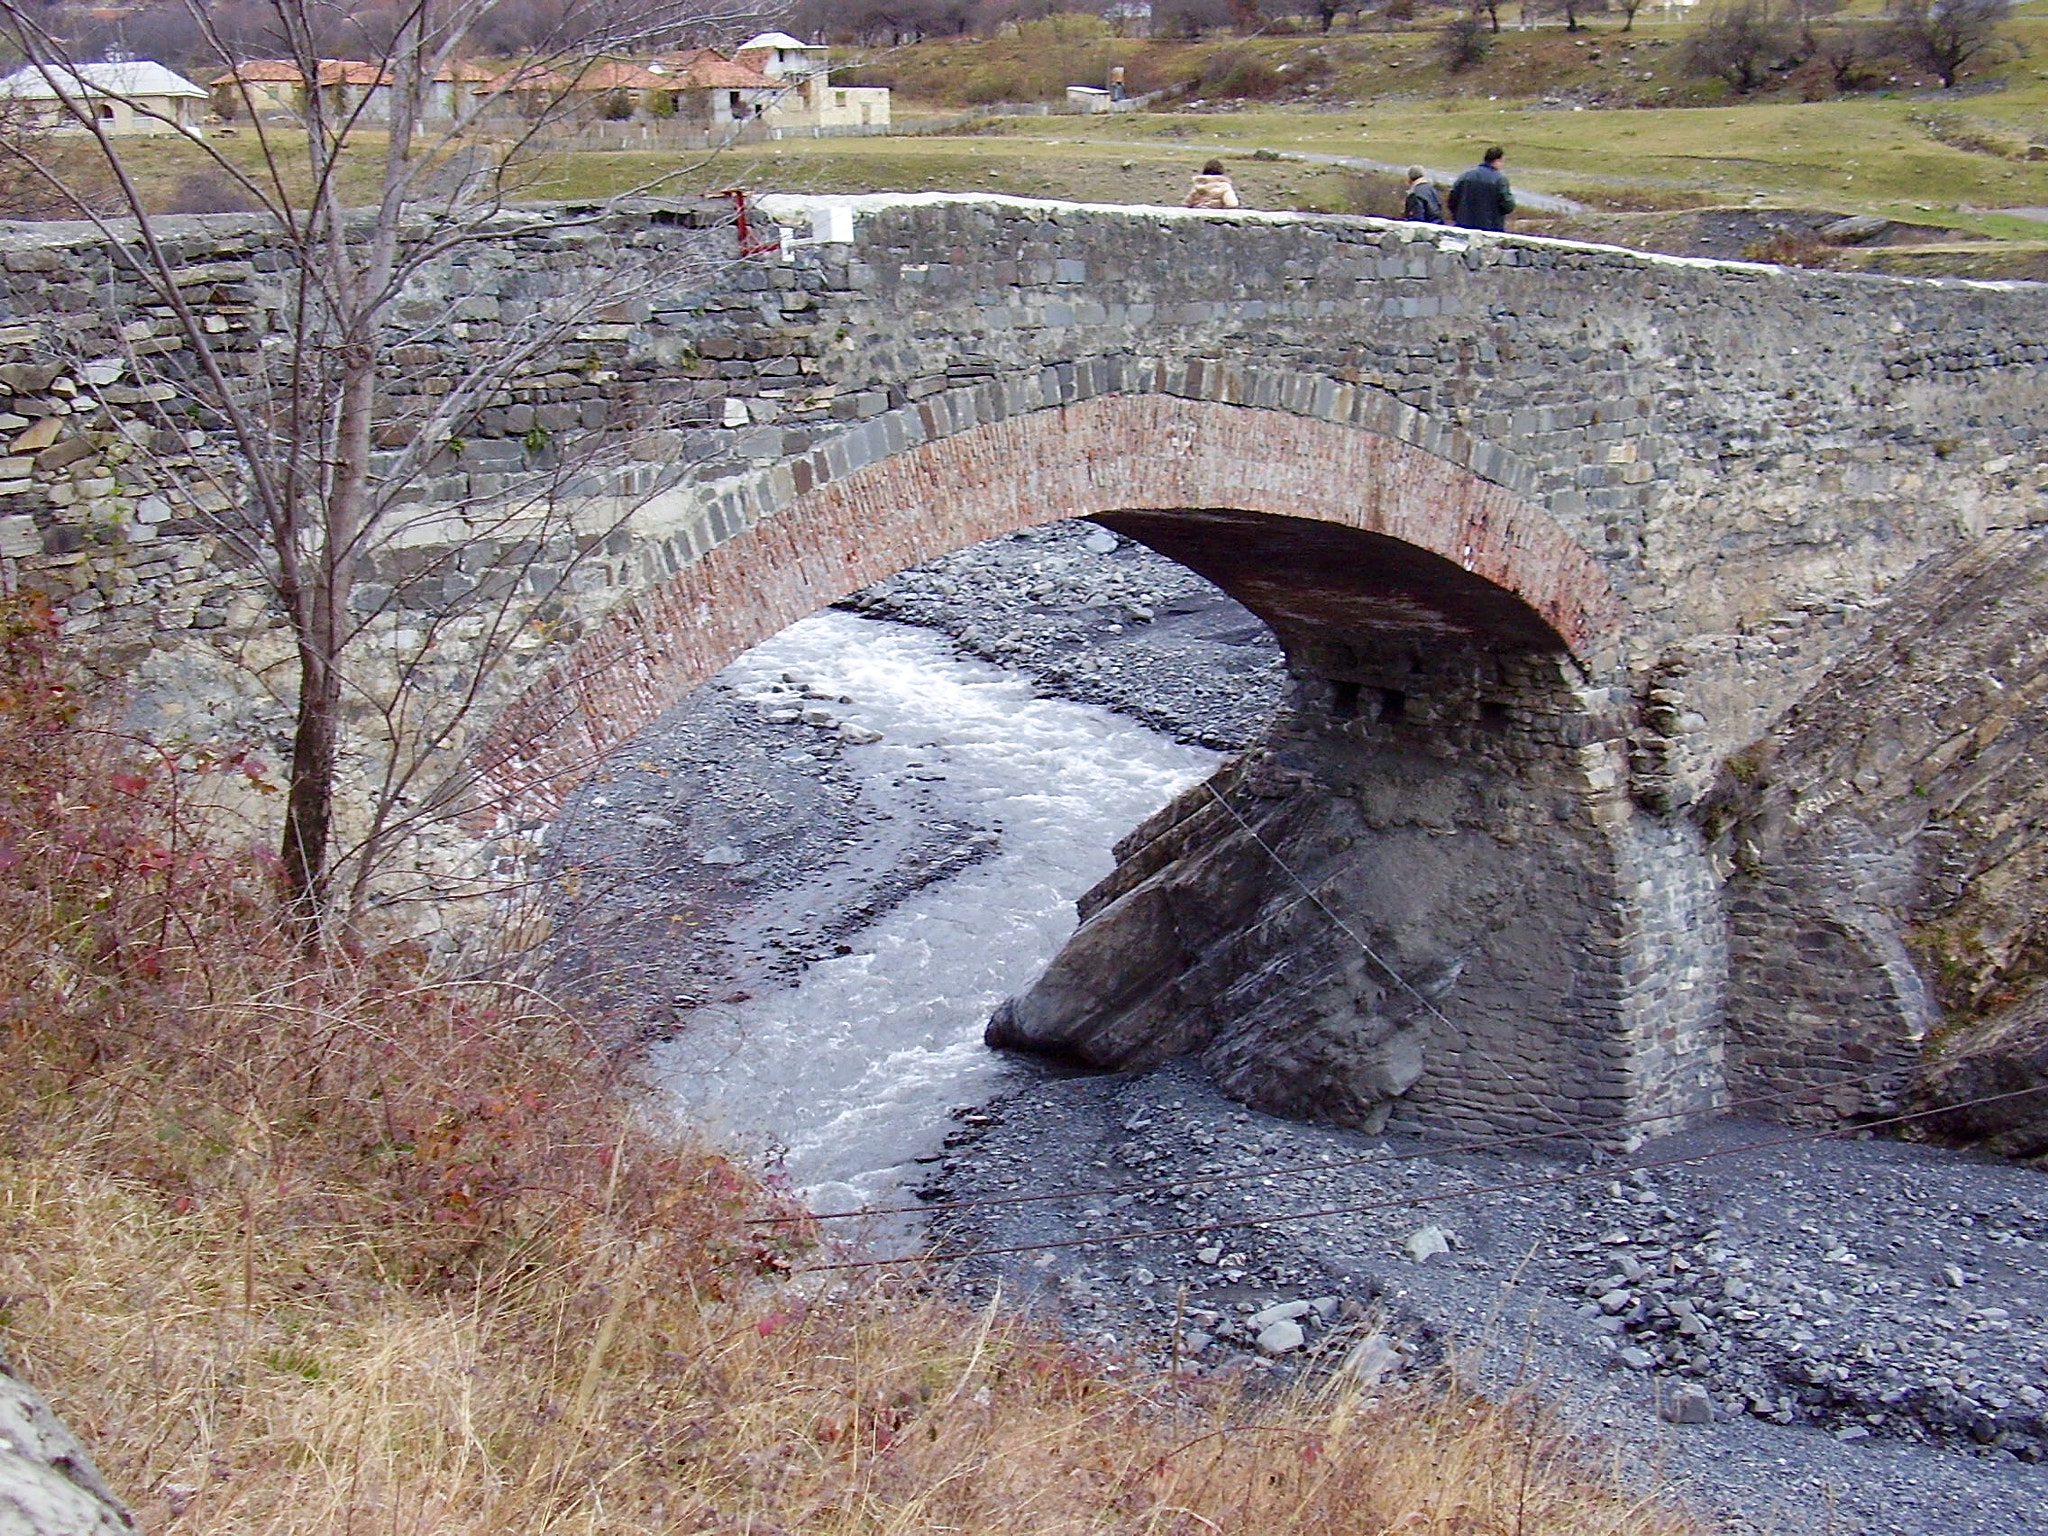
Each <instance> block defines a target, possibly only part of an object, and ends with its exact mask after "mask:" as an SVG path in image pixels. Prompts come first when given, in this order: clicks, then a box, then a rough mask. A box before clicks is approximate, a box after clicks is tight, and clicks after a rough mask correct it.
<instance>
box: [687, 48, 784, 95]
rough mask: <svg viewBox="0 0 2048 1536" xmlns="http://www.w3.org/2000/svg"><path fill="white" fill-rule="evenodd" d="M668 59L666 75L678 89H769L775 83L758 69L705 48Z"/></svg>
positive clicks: (771, 88)
mask: <svg viewBox="0 0 2048 1536" xmlns="http://www.w3.org/2000/svg"><path fill="white" fill-rule="evenodd" d="M664 62H668V63H669V67H670V78H672V79H673V80H674V81H675V83H676V86H677V88H678V89H682V90H719V91H772V90H775V89H777V86H776V83H775V82H774V81H773V80H770V79H769V78H768V77H767V76H766V75H764V74H762V73H761V72H760V71H759V70H755V69H749V68H747V66H746V65H744V64H736V63H734V62H733V61H732V60H731V59H728V58H724V57H722V56H721V55H719V54H717V53H715V52H713V51H712V50H711V49H709V48H702V49H699V50H698V51H697V52H696V54H695V55H692V56H686V57H684V58H681V59H677V60H674V61H672V62H671V61H664Z"/></svg>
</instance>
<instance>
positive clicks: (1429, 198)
mask: <svg viewBox="0 0 2048 1536" xmlns="http://www.w3.org/2000/svg"><path fill="white" fill-rule="evenodd" d="M1401 217H1402V218H1404V219H1407V220H1409V221H1410V222H1411V223H1415V224H1448V223H1450V222H1451V221H1450V220H1449V219H1448V218H1446V217H1445V216H1444V199H1443V194H1442V193H1440V192H1438V191H1437V189H1436V183H1435V182H1433V181H1431V180H1430V179H1429V172H1427V171H1425V170H1424V169H1423V168H1422V167H1421V166H1419V165H1411V166H1409V167H1408V199H1407V201H1406V202H1404V203H1402V205H1401Z"/></svg>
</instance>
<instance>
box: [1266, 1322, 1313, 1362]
mask: <svg viewBox="0 0 2048 1536" xmlns="http://www.w3.org/2000/svg"><path fill="white" fill-rule="evenodd" d="M1306 1342H1308V1335H1307V1334H1306V1333H1304V1332H1302V1328H1301V1324H1299V1323H1297V1322H1292V1321H1289V1320H1287V1319H1282V1320H1281V1321H1279V1322H1274V1323H1268V1324H1267V1325H1266V1326H1265V1327H1264V1328H1261V1329H1260V1330H1259V1337H1258V1346H1259V1353H1260V1354H1262V1355H1284V1354H1287V1353H1289V1352H1290V1351H1292V1350H1297V1349H1299V1348H1301V1346H1302V1345H1303V1344H1305V1343H1306Z"/></svg>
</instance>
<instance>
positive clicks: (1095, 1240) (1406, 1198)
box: [794, 1084, 2048, 1274]
mask: <svg viewBox="0 0 2048 1536" xmlns="http://www.w3.org/2000/svg"><path fill="white" fill-rule="evenodd" d="M2036 1093H2048V1084H2036V1085H2035V1086H2033V1087H2031V1088H2014V1089H2009V1090H2007V1091H2006V1092H2004V1093H1989V1094H1983V1095H1980V1096H1979V1097H1977V1098H1973V1099H1964V1100H1961V1101H1959V1102H1957V1103H1954V1104H1944V1105H1942V1106H1940V1107H1939V1108H1936V1109H1919V1110H1911V1111H1908V1112H1906V1113H1903V1114H1897V1115H1889V1116H1886V1117H1885V1118H1883V1119H1879V1120H1868V1121H1865V1122H1863V1124H1861V1125H1857V1126H1829V1127H1827V1128H1825V1129H1822V1130H1818V1131H1802V1132H1796V1133H1792V1134H1788V1135H1785V1136H1773V1137H1766V1138H1764V1139H1763V1140H1760V1141H1750V1142H1744V1143H1742V1144H1740V1145H1738V1146H1733V1147H1717V1148H1712V1149H1709V1150H1708V1151H1705V1152H1684V1153H1678V1154H1675V1155H1673V1156H1671V1157H1660V1158H1643V1159H1637V1160H1634V1161H1632V1162H1630V1163H1628V1164H1627V1165H1626V1166H1616V1165H1608V1166H1606V1167H1600V1168H1582V1169H1577V1170H1574V1171H1572V1172H1569V1173H1558V1174H1547V1175H1543V1176H1541V1177H1538V1178H1531V1179H1516V1180H1512V1181H1509V1182H1507V1183H1497V1184H1478V1185H1472V1186H1470V1187H1468V1188H1465V1189H1451V1190H1438V1191H1435V1192H1433V1193H1430V1194H1416V1195H1398V1196H1388V1197H1384V1198H1381V1199H1376V1200H1364V1201H1359V1202H1356V1203H1354V1204H1350V1205H1328V1206H1319V1207H1315V1208H1312V1209H1308V1210H1300V1211H1283V1212H1282V1213H1280V1214H1279V1215H1277V1216H1244V1217H1238V1218H1235V1219H1232V1220H1228V1221H1205V1222H1191V1223H1187V1224H1185V1225H1182V1226H1177V1227H1152V1228H1148V1229H1133V1230H1127V1231H1123V1232H1112V1233H1105V1234H1103V1235H1102V1236H1099V1237H1067V1238H1053V1239H1048V1240H1046V1241H1044V1242H1038V1243H1011V1244H1007V1245H1005V1246H1002V1247H994V1248H971V1249H968V1250H966V1251H965V1252H962V1253H945V1254H928V1253H926V1254H904V1255H899V1256H896V1257H893V1258H874V1259H847V1260H842V1261H839V1262H836V1263H830V1264H807V1265H802V1266H800V1267H798V1268H797V1269H796V1270H795V1271H794V1273H796V1274H820V1273H825V1272H828V1271H844V1270H856V1269H886V1268H901V1267H902V1266H904V1265H911V1264H925V1263H930V1262H933V1261H934V1260H943V1261H944V1262H946V1263H949V1264H960V1263H965V1262H967V1261H968V1260H970V1259H988V1258H1002V1257H1006V1256H1009V1255H1013V1254H1022V1253H1049V1252H1055V1251H1058V1250H1061V1249H1067V1248H1099V1247H1104V1246H1106V1245H1108V1244H1111V1243H1128V1242H1138V1241H1143V1240H1145V1239H1152V1238H1166V1237H1205V1236H1209V1235H1211V1234H1214V1233H1218V1232H1241V1231H1244V1230H1246V1229H1248V1228H1260V1227H1276V1226H1285V1225H1287V1224H1289V1223H1292V1222H1300V1221H1318V1220H1322V1219H1324V1218H1326V1217H1331V1216H1356V1215H1363V1214H1365V1213H1367V1212H1371V1211H1385V1210H1406V1209H1411V1208H1413V1207H1416V1206H1428V1205H1444V1204H1450V1203H1452V1202H1455V1201H1459V1200H1473V1199H1479V1198H1482V1197H1485V1196H1490V1195H1506V1194H1518V1193H1523V1192H1526V1191H1528V1190H1534V1189H1555V1188H1558V1187H1561V1186H1563V1185H1568V1184H1580V1183H1584V1182H1586V1181H1588V1180H1591V1179H1604V1178H1610V1177H1613V1176H1615V1175H1616V1174H1628V1173H1637V1172H1648V1171H1650V1170H1651V1169H1655V1168H1676V1167H1682V1166H1686V1165H1692V1164H1699V1163H1709V1162H1714V1161H1716V1160H1718V1159H1720V1158H1724V1157H1740V1156H1742V1155H1744V1154H1746V1153H1750V1152H1763V1151H1769V1150H1771V1149H1772V1148H1776V1147H1788V1146H1800V1145H1806V1144H1811V1143H1817V1142H1822V1141H1830V1140H1834V1139H1835V1138H1837V1137H1841V1136H1848V1135H1854V1134H1856V1133H1857V1132H1860V1131H1869V1130H1876V1129H1879V1128H1880V1127H1883V1126H1889V1125H1904V1124H1907V1123H1908V1122H1911V1121H1915V1120H1924V1119H1927V1118H1929V1117H1930V1116H1934V1115H1944V1114H1951V1113H1954V1112H1955V1111H1957V1110H1964V1109H1974V1108H1977V1107H1978V1106H1980V1105H1984V1104H1996V1103H2000V1102H2002V1101H2004V1100H2007V1099H2017V1098H2024V1097H2026V1096H2027V1095H2029V1094H2036Z"/></svg>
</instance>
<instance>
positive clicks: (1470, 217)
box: [1449, 144, 1515, 229]
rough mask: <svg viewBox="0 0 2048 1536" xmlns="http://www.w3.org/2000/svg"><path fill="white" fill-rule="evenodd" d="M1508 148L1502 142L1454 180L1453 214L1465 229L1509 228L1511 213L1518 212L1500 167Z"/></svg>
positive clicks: (1451, 208)
mask: <svg viewBox="0 0 2048 1536" xmlns="http://www.w3.org/2000/svg"><path fill="white" fill-rule="evenodd" d="M1506 153H1507V151H1505V150H1503V149H1502V148H1501V147H1500V146H1499V145H1498V144H1496V145H1494V146H1493V148H1491V149H1489V150H1488V151H1487V152H1486V156H1485V158H1484V159H1483V160H1481V161H1480V163H1479V164H1477V165H1475V166H1473V167H1472V169H1471V170H1469V171H1467V172H1466V173H1465V174H1464V175H1462V176H1460V177H1459V178H1458V179H1457V180H1456V181H1454V182H1453V183H1451V195H1450V198H1449V206H1450V210H1451V217H1452V218H1453V219H1455V220H1457V221H1458V224H1459V225H1460V226H1461V227H1462V228H1465V229H1506V228H1507V223H1508V215H1509V214H1511V213H1513V212H1514V211H1515V194H1514V193H1513V192H1511V191H1509V190H1508V179H1507V177H1506V176H1505V175H1503V174H1502V172H1501V168H1500V162H1501V157H1502V156H1503V155H1504V154H1506Z"/></svg>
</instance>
